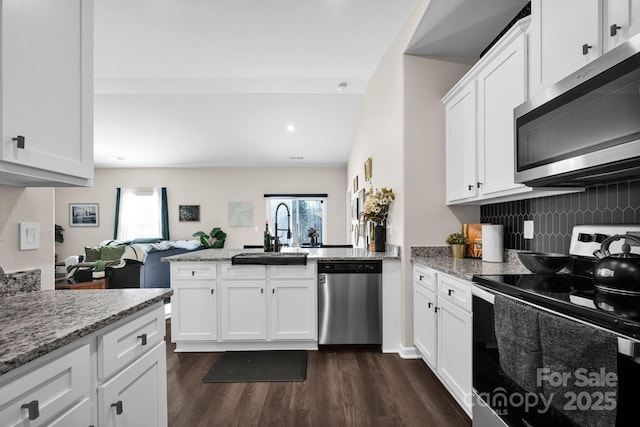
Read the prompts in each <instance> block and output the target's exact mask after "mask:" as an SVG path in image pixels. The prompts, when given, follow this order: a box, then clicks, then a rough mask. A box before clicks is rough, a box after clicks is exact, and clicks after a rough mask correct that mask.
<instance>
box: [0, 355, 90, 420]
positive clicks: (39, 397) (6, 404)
mask: <svg viewBox="0 0 640 427" xmlns="http://www.w3.org/2000/svg"><path fill="white" fill-rule="evenodd" d="M44 357H46V356H44ZM89 363H90V356H89V345H88V344H87V345H84V346H82V347H80V348H78V349H76V350H74V351H72V352H70V353H67V354H65V355H63V356H59V357H57V358H56V359H53V360H52V361H51V362H49V363H47V364H46V365H43V366H41V367H39V368H37V369H35V370H32V371H30V372H28V373H27V374H25V375H22V376H20V377H19V378H18V379H16V380H14V381H12V382H10V383H8V384H6V385H4V386H2V387H0V421H1V422H2V425H3V426H24V425H28V426H30V427H35V426H40V425H44V424H45V422H50V421H51V419H52V417H54V416H56V415H58V414H60V413H61V412H63V411H64V410H65V409H67V408H69V407H71V406H72V405H73V404H74V403H75V402H78V401H80V400H81V399H82V397H83V396H84V397H88V396H89V378H90V368H89ZM27 404H31V405H32V408H33V410H36V409H37V411H39V415H38V417H37V418H35V419H34V420H32V421H31V422H29V409H27V408H23V405H27Z"/></svg>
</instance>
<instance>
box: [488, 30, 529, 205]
mask: <svg viewBox="0 0 640 427" xmlns="http://www.w3.org/2000/svg"><path fill="white" fill-rule="evenodd" d="M526 64H527V50H526V36H525V34H521V35H519V36H518V37H517V38H516V39H515V40H513V42H511V43H510V44H509V46H508V47H507V48H506V49H505V50H503V51H502V52H500V53H499V54H498V55H497V56H496V57H495V58H491V60H490V61H489V63H488V64H487V66H486V68H484V69H483V70H482V71H481V72H480V74H479V75H478V79H477V81H478V159H479V162H478V165H479V171H478V172H479V173H478V176H479V179H478V180H479V182H478V185H479V186H480V188H479V191H480V193H481V194H482V195H488V194H489V195H490V194H492V193H497V192H504V191H511V190H515V189H518V188H522V187H524V186H523V185H522V184H516V183H515V182H514V174H515V170H514V164H515V160H514V159H515V157H514V119H513V109H514V108H515V107H517V106H518V105H520V104H522V103H523V102H524V101H525V100H526V98H527V71H526V70H527V68H526Z"/></svg>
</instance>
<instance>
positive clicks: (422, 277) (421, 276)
mask: <svg viewBox="0 0 640 427" xmlns="http://www.w3.org/2000/svg"><path fill="white" fill-rule="evenodd" d="M418 280H420V281H421V282H422V280H424V276H423V275H422V274H421V275H420V278H419V279H418Z"/></svg>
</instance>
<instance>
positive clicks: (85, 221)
mask: <svg viewBox="0 0 640 427" xmlns="http://www.w3.org/2000/svg"><path fill="white" fill-rule="evenodd" d="M98 225H100V221H99V212H98V204H97V203H69V226H70V227H97V226H98Z"/></svg>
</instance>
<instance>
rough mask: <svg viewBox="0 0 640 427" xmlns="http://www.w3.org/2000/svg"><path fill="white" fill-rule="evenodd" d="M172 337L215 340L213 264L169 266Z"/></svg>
mask: <svg viewBox="0 0 640 427" xmlns="http://www.w3.org/2000/svg"><path fill="white" fill-rule="evenodd" d="M171 278H172V279H171V287H172V288H173V297H172V298H171V319H172V321H171V337H172V339H173V340H174V341H199V340H204V341H215V340H217V339H218V283H217V281H216V267H215V265H213V266H210V265H205V264H203V263H200V262H197V263H190V262H183V263H180V264H177V265H174V264H172V265H171Z"/></svg>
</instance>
